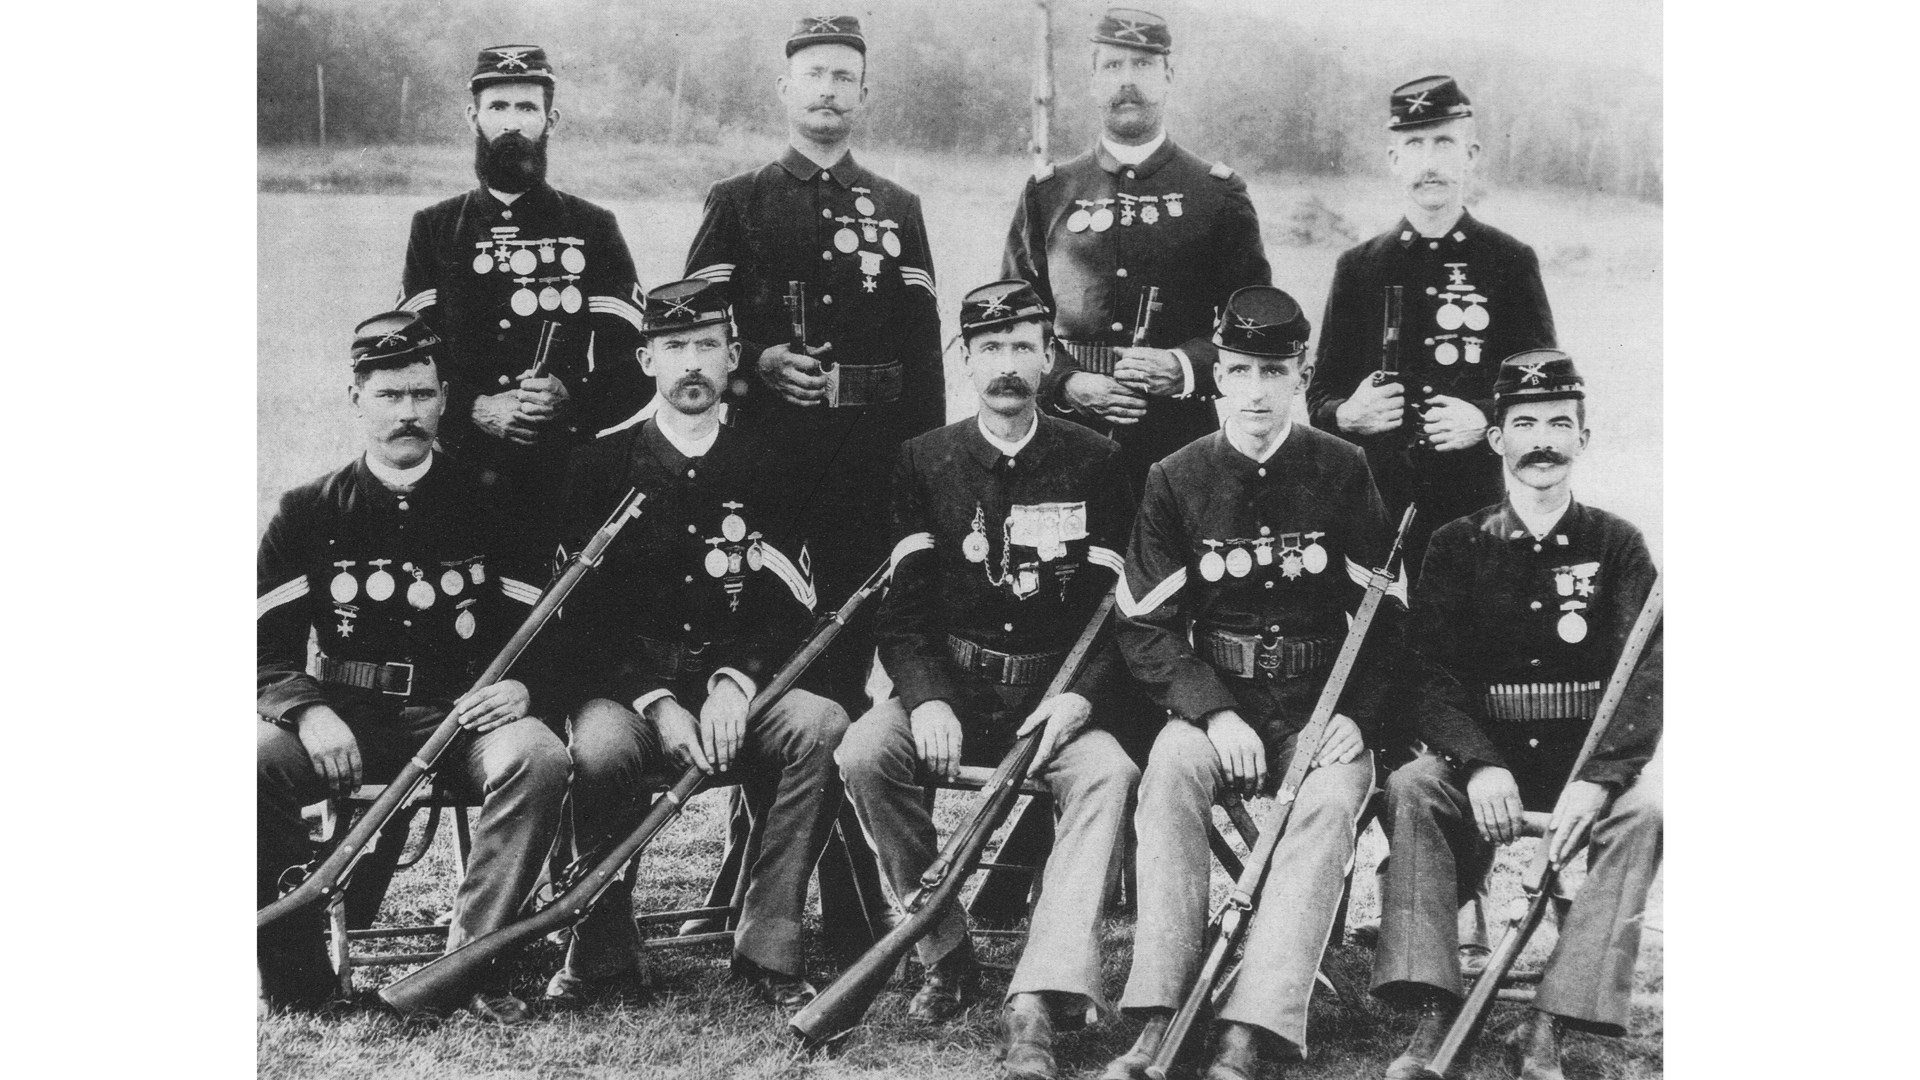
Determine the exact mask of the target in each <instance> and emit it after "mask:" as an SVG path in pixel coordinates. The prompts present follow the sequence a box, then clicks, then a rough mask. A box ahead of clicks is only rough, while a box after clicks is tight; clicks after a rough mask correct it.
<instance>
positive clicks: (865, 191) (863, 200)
mask: <svg viewBox="0 0 1920 1080" xmlns="http://www.w3.org/2000/svg"><path fill="white" fill-rule="evenodd" d="M852 191H853V193H854V194H855V195H857V196H859V198H857V199H855V200H853V208H854V209H855V210H858V211H860V213H862V214H864V215H865V216H867V217H872V216H873V214H874V211H876V210H878V209H879V207H877V206H875V205H874V204H873V200H872V199H869V198H867V196H869V195H871V194H873V189H872V188H863V187H857V188H853V189H852Z"/></svg>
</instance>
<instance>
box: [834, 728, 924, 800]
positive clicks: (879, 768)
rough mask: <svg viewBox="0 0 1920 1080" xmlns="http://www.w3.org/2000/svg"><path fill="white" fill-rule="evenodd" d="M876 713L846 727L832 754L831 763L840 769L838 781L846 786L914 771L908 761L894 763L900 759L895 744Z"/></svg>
mask: <svg viewBox="0 0 1920 1080" xmlns="http://www.w3.org/2000/svg"><path fill="white" fill-rule="evenodd" d="M877 712H878V710H875V711H874V712H869V713H868V714H867V715H866V716H863V717H861V718H860V719H859V720H858V721H857V722H855V723H853V724H851V725H850V726H848V727H847V729H846V730H845V732H843V733H842V735H841V737H840V744H839V746H838V747H837V748H836V749H835V750H834V752H833V760H834V761H835V762H836V763H837V764H838V765H839V766H840V777H841V779H843V780H845V781H846V782H847V783H848V784H858V783H860V782H862V781H868V780H875V779H880V778H884V777H887V776H889V775H891V774H892V773H894V772H897V771H898V770H899V769H900V767H902V766H904V767H905V768H906V769H907V770H908V771H909V772H910V771H911V770H912V768H913V763H912V762H911V761H905V762H901V761H897V760H896V759H897V758H898V757H899V747H898V746H897V745H895V743H896V742H897V740H896V739H895V738H894V737H893V732H892V731H891V730H889V728H890V725H889V724H888V723H886V721H885V720H884V718H883V717H881V716H878V715H876V713H877ZM842 715H844V713H843V714H842ZM909 753H911V752H910V751H909Z"/></svg>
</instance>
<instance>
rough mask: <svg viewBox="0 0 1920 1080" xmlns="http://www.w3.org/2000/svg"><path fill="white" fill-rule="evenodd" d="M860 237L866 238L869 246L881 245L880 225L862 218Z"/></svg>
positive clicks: (869, 219)
mask: <svg viewBox="0 0 1920 1080" xmlns="http://www.w3.org/2000/svg"><path fill="white" fill-rule="evenodd" d="M860 235H861V236H864V237H866V239H867V243H869V244H877V243H879V242H880V223H879V222H878V221H875V220H874V219H872V218H870V217H863V218H861V219H860Z"/></svg>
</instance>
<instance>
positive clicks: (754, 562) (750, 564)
mask: <svg viewBox="0 0 1920 1080" xmlns="http://www.w3.org/2000/svg"><path fill="white" fill-rule="evenodd" d="M747 539H748V540H750V541H752V543H750V544H748V545H747V569H749V570H752V571H754V572H756V573H757V572H759V570H760V567H761V566H763V565H765V564H766V560H767V557H766V556H765V555H764V554H762V553H761V551H760V534H759V533H751V534H749V535H748V537H747Z"/></svg>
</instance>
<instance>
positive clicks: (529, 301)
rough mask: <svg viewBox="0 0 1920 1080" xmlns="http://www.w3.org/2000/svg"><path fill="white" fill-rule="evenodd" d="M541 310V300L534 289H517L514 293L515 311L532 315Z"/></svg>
mask: <svg viewBox="0 0 1920 1080" xmlns="http://www.w3.org/2000/svg"><path fill="white" fill-rule="evenodd" d="M538 310H540V301H539V300H537V299H535V297H534V295H533V290H532V289H526V288H521V289H515V290H514V293H513V313H514V314H515V315H531V314H533V313H534V312H536V311H538Z"/></svg>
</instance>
